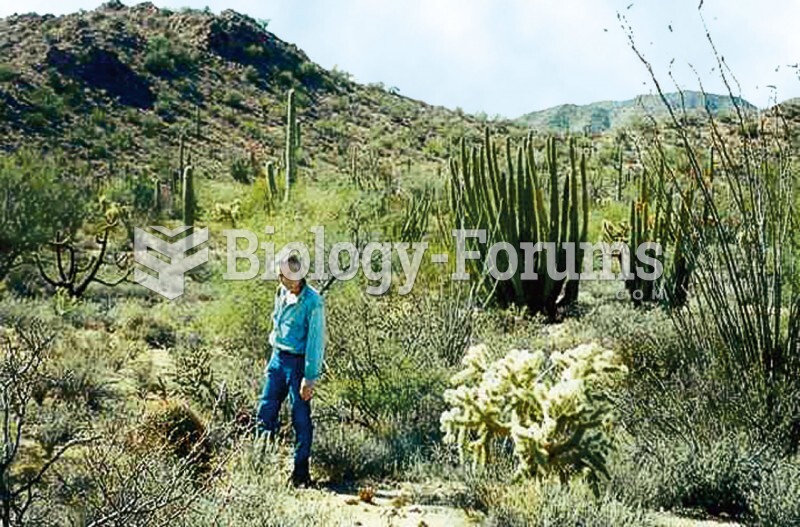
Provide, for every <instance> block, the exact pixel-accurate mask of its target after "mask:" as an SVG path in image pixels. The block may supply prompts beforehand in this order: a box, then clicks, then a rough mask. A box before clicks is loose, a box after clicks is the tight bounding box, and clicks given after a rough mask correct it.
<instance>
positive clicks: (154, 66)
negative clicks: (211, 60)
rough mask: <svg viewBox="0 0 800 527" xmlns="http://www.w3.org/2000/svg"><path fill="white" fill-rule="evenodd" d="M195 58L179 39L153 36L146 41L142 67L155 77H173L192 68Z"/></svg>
mask: <svg viewBox="0 0 800 527" xmlns="http://www.w3.org/2000/svg"><path fill="white" fill-rule="evenodd" d="M195 62H196V58H195V56H194V54H193V53H192V52H191V51H190V50H188V49H187V48H186V47H185V46H183V45H182V44H180V40H179V39H175V38H167V37H165V36H161V35H158V36H155V37H153V38H151V39H149V40H148V41H147V49H146V51H145V57H144V67H145V68H146V69H147V70H148V71H149V72H150V73H153V74H156V75H175V74H178V73H181V72H184V71H187V70H190V69H192V68H193V67H194V64H195Z"/></svg>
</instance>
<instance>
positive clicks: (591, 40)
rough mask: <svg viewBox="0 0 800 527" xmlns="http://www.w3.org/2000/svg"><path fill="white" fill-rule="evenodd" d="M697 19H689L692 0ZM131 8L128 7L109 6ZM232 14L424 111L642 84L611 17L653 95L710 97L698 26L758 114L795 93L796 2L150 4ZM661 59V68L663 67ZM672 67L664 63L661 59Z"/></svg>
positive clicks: (614, 96) (30, 2) (40, 8)
mask: <svg viewBox="0 0 800 527" xmlns="http://www.w3.org/2000/svg"><path fill="white" fill-rule="evenodd" d="M699 1H701V2H702V10H698V2H699ZM123 2H124V3H126V4H129V5H130V4H131V3H132V1H131V0H123ZM100 3H101V2H100V0H60V1H59V2H52V1H45V0H27V1H26V2H24V3H22V4H20V3H19V2H18V1H10V0H0V17H5V16H8V15H11V14H14V13H16V12H37V13H40V14H43V13H53V14H63V13H69V12H73V11H77V10H78V9H86V10H90V9H94V8H95V7H97V6H98V5H99V4H100ZM153 3H155V4H156V5H158V6H159V7H170V8H180V7H185V6H188V7H193V8H198V9H202V8H205V7H206V6H208V7H209V8H211V10H213V11H214V12H220V11H221V10H224V9H234V10H236V11H239V12H241V13H245V14H247V15H250V16H252V17H255V18H259V19H265V20H269V26H268V29H269V30H270V31H272V32H273V33H275V34H276V35H277V36H278V37H279V38H281V39H283V40H285V41H288V42H292V43H294V44H296V45H297V46H298V47H300V48H301V49H303V50H304V51H305V52H306V53H307V54H308V56H309V58H310V59H311V60H313V61H314V62H316V63H318V64H320V65H321V66H323V67H325V68H328V69H330V68H333V67H334V66H336V67H337V68H338V69H340V70H343V71H346V72H349V73H351V74H352V75H353V77H354V78H355V80H357V81H359V82H363V83H370V82H382V83H383V84H384V85H385V86H386V87H396V88H398V89H399V91H400V93H401V94H403V95H406V96H409V97H413V98H415V99H421V100H424V101H425V102H428V103H431V104H437V105H442V106H446V107H449V108H453V109H454V108H461V109H463V110H465V111H467V112H470V113H478V112H484V113H486V114H487V115H488V116H490V117H493V116H504V117H518V116H520V115H523V114H525V113H528V112H531V111H534V110H541V109H545V108H549V107H552V106H556V105H559V104H564V103H572V104H587V103H591V102H595V101H603V100H624V99H630V98H633V97H634V96H636V95H639V94H643V93H651V92H652V90H653V86H652V82H650V81H649V77H648V75H647V72H646V70H645V68H644V66H643V65H642V63H641V62H640V61H639V59H638V58H637V57H636V55H635V54H634V52H633V51H632V50H631V48H630V45H629V43H628V36H627V33H626V31H624V30H623V29H622V27H621V24H620V21H619V20H618V18H617V15H618V13H620V14H622V15H624V17H625V18H626V19H627V23H629V24H630V27H632V28H633V33H634V37H635V39H636V43H637V46H638V47H639V49H640V50H641V51H642V52H643V53H644V55H645V56H646V58H647V59H648V60H649V61H650V62H652V64H653V66H654V68H655V71H656V75H657V76H658V78H659V80H660V81H661V83H662V86H665V87H666V88H668V89H670V90H672V89H674V87H675V84H674V83H673V81H672V80H671V79H670V77H669V75H668V71H669V69H670V68H671V69H672V71H673V74H674V77H675V79H676V81H677V83H678V86H680V87H681V88H683V89H698V88H699V86H700V84H699V83H700V82H702V83H703V86H704V88H705V89H706V91H708V92H712V93H724V92H725V88H724V85H723V84H722V82H721V80H720V77H719V69H715V70H712V68H714V67H715V66H716V61H715V59H714V55H713V52H712V50H711V47H710V45H709V42H708V40H707V39H706V36H705V30H704V27H703V20H702V19H701V13H702V17H703V18H704V19H705V23H706V25H707V27H708V30H709V31H710V33H711V36H712V39H713V40H714V43H715V45H716V47H717V49H718V50H719V53H720V55H721V56H723V57H724V59H725V62H726V64H727V65H728V66H729V67H730V69H731V71H732V72H733V74H734V75H735V77H736V80H737V81H738V85H736V84H735V85H734V92H735V93H736V94H740V95H741V96H743V97H744V98H745V99H747V100H749V101H750V102H752V103H753V104H756V105H757V106H760V107H766V106H768V105H769V104H771V103H773V102H775V100H777V101H782V100H785V99H788V98H791V97H798V96H800V76H799V75H798V69H797V68H793V67H791V65H793V64H797V63H798V62H800V31H798V29H797V24H798V21H800V0H670V1H666V0H402V1H401V0H336V1H332V0H226V1H222V0H200V1H196V0H155V1H154V2H153ZM673 59H674V61H673ZM671 63H672V66H670V64H671Z"/></svg>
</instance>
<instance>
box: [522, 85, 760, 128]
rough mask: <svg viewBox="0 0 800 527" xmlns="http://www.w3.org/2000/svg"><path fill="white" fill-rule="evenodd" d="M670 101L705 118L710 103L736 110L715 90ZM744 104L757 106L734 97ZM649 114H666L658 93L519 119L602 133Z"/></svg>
mask: <svg viewBox="0 0 800 527" xmlns="http://www.w3.org/2000/svg"><path fill="white" fill-rule="evenodd" d="M666 97H667V100H668V101H669V103H670V105H672V106H673V107H675V108H680V107H682V106H683V107H685V108H686V110H687V112H688V113H689V114H690V115H694V116H696V117H697V118H702V117H703V116H704V115H705V108H706V107H707V108H708V109H709V110H711V112H712V113H713V114H715V115H718V116H723V115H725V114H727V113H728V112H730V111H731V110H733V107H734V104H733V102H734V101H732V100H731V98H730V97H728V96H723V95H714V94H703V93H702V92H696V91H685V92H683V99H682V100H681V94H679V93H668V94H666ZM735 102H736V103H737V104H738V105H740V106H741V107H742V108H748V109H755V106H753V105H752V104H750V103H749V102H747V101H745V100H743V99H738V98H737V99H736V101H735ZM646 116H653V117H655V118H656V119H662V118H664V117H666V116H667V109H666V107H665V106H664V104H663V102H662V101H661V99H660V98H659V97H658V96H657V95H640V96H638V97H636V98H634V99H630V100H627V101H603V102H596V103H592V104H586V105H582V106H579V105H575V104H562V105H560V106H555V107H553V108H548V109H546V110H541V111H537V112H532V113H529V114H526V115H523V116H522V117H520V118H519V119H518V122H519V123H521V124H523V125H524V126H528V127H531V128H536V129H538V130H549V131H552V132H573V133H576V132H577V133H580V132H583V131H584V130H589V131H590V132H591V133H601V132H604V131H607V130H613V129H617V128H621V127H628V126H635V125H636V124H637V122H639V121H641V120H642V119H644V118H645V117H646Z"/></svg>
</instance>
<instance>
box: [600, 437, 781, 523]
mask: <svg viewBox="0 0 800 527" xmlns="http://www.w3.org/2000/svg"><path fill="white" fill-rule="evenodd" d="M775 460H776V457H775V455H774V452H772V451H771V450H769V449H766V448H764V447H763V446H762V445H759V444H758V443H757V442H754V441H753V440H752V439H748V438H747V437H741V436H728V437H721V438H719V439H717V440H715V441H709V442H706V443H700V444H697V445H696V446H693V445H691V444H687V443H684V442H682V441H681V440H680V439H679V438H678V437H675V438H673V439H672V440H671V441H663V442H659V443H651V444H647V445H646V446H638V447H636V446H634V447H633V448H632V449H631V450H627V451H626V452H625V459H624V460H622V461H621V462H620V463H619V464H618V465H617V466H616V467H615V473H614V474H613V476H612V481H613V485H612V486H613V487H614V488H615V489H617V490H618V491H619V492H620V495H621V496H622V497H624V499H625V501H627V502H631V503H642V504H643V505H645V506H647V507H650V508H654V509H660V508H664V509H673V510H685V509H691V510H694V511H700V512H703V513H706V514H712V515H715V516H719V515H720V514H727V515H730V516H733V517H737V518H742V517H745V516H747V515H748V514H749V512H750V503H749V499H748V496H749V495H750V494H751V493H752V492H753V491H754V490H755V489H757V488H759V484H760V483H759V482H760V479H761V474H762V473H763V472H765V471H766V469H767V468H768V467H770V466H771V465H772V464H773V463H774V462H775Z"/></svg>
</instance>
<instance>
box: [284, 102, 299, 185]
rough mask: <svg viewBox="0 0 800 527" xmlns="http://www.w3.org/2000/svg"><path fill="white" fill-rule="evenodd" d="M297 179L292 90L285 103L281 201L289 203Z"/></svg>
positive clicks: (294, 115) (295, 129) (295, 117)
mask: <svg viewBox="0 0 800 527" xmlns="http://www.w3.org/2000/svg"><path fill="white" fill-rule="evenodd" d="M296 179H297V115H296V113H295V107H294V90H289V95H288V97H287V101H286V188H285V189H284V195H283V201H289V190H290V189H291V186H292V183H294V182H295V181H296Z"/></svg>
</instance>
